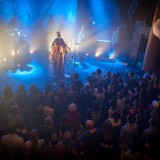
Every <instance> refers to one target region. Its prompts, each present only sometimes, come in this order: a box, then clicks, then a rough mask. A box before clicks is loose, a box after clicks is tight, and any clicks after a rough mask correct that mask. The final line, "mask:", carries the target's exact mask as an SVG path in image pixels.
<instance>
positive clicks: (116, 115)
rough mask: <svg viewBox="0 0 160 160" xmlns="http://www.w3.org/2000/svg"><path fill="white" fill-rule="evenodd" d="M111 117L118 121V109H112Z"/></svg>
mask: <svg viewBox="0 0 160 160" xmlns="http://www.w3.org/2000/svg"><path fill="white" fill-rule="evenodd" d="M112 118H113V119H114V121H115V122H118V120H119V119H120V111H119V110H118V109H115V110H114V111H113V114H112Z"/></svg>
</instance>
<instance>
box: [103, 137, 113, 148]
mask: <svg viewBox="0 0 160 160" xmlns="http://www.w3.org/2000/svg"><path fill="white" fill-rule="evenodd" d="M104 142H105V145H106V147H112V146H113V140H112V137H111V136H105V138H104Z"/></svg>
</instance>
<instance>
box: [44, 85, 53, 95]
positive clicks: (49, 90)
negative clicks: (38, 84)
mask: <svg viewBox="0 0 160 160" xmlns="http://www.w3.org/2000/svg"><path fill="white" fill-rule="evenodd" d="M51 91H52V86H51V84H46V85H45V94H46V95H49V93H50V92H51Z"/></svg>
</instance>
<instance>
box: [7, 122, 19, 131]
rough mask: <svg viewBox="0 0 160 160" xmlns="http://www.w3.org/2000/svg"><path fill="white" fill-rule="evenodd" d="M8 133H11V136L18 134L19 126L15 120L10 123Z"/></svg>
mask: <svg viewBox="0 0 160 160" xmlns="http://www.w3.org/2000/svg"><path fill="white" fill-rule="evenodd" d="M8 132H9V133H11V134H14V133H16V132H17V124H16V122H15V121H14V120H13V121H10V122H9V124H8Z"/></svg>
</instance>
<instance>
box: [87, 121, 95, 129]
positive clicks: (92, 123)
mask: <svg viewBox="0 0 160 160" xmlns="http://www.w3.org/2000/svg"><path fill="white" fill-rule="evenodd" d="M86 128H87V129H88V130H92V129H93V128H94V122H93V121H92V120H87V121H86Z"/></svg>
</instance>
